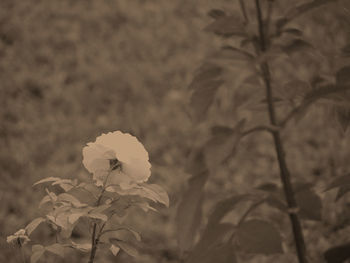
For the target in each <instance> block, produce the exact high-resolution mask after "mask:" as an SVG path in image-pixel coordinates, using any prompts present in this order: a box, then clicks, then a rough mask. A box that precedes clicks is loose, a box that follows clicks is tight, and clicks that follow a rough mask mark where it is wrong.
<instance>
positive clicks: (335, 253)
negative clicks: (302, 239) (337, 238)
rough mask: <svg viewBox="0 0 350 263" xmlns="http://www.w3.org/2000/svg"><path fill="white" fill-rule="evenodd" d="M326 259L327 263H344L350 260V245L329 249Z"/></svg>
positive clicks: (325, 254)
mask: <svg viewBox="0 0 350 263" xmlns="http://www.w3.org/2000/svg"><path fill="white" fill-rule="evenodd" d="M324 257H325V259H326V261H327V263H344V262H345V261H346V260H347V259H350V243H345V244H343V245H340V246H335V247H331V248H329V249H327V250H326V251H325V252H324Z"/></svg>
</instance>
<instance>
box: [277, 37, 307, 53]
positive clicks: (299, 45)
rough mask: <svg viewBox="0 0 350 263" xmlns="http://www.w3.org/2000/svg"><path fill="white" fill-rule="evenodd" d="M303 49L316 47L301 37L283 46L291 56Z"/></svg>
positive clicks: (283, 49)
mask: <svg viewBox="0 0 350 263" xmlns="http://www.w3.org/2000/svg"><path fill="white" fill-rule="evenodd" d="M301 50H314V47H313V46H312V45H311V44H310V43H309V42H306V41H305V40H303V39H300V38H299V39H294V40H293V41H292V42H291V43H289V44H288V45H285V46H283V47H282V51H283V52H285V53H287V54H288V55H289V56H290V55H292V54H293V53H295V52H298V51H301Z"/></svg>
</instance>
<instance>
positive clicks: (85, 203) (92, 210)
mask: <svg viewBox="0 0 350 263" xmlns="http://www.w3.org/2000/svg"><path fill="white" fill-rule="evenodd" d="M148 159H149V158H148V153H147V151H146V150H145V148H144V146H143V145H142V144H141V143H140V142H139V141H138V140H137V139H136V138H135V137H134V136H131V135H130V134H127V133H122V132H120V131H116V132H110V133H107V134H102V135H101V136H99V137H97V138H96V141H95V142H91V143H88V144H87V146H86V147H84V148H83V164H84V166H85V168H86V169H87V170H88V171H89V172H90V173H92V178H91V180H90V182H78V180H77V179H62V178H58V177H48V178H45V179H42V180H40V181H38V182H36V183H35V184H34V185H42V184H44V183H50V184H51V186H52V188H54V187H55V186H59V188H60V189H61V191H60V193H55V192H54V191H52V190H49V189H48V188H45V190H46V193H47V195H46V196H45V197H44V198H43V199H42V200H41V202H40V204H39V207H40V208H41V207H43V208H44V209H45V211H47V213H46V215H44V216H42V217H38V218H36V219H34V220H33V221H32V222H31V223H29V224H28V225H27V226H26V227H25V229H21V230H19V231H18V232H16V233H15V234H14V235H12V236H9V237H8V238H7V242H8V243H11V244H14V245H16V246H17V245H18V246H19V248H21V247H22V245H24V244H26V243H32V242H31V241H30V239H29V236H30V235H31V234H32V232H33V231H34V230H35V229H36V228H37V227H38V226H39V225H40V224H41V223H47V224H48V225H49V226H50V227H51V228H52V229H53V231H54V232H55V236H56V242H55V243H53V244H33V245H32V255H31V263H35V262H37V261H38V260H39V259H40V257H41V256H42V255H43V254H44V253H45V252H49V253H53V254H56V255H58V256H60V257H64V256H65V253H66V252H67V250H68V249H75V250H78V251H81V252H84V253H89V261H88V262H89V263H92V262H94V259H95V255H96V252H97V250H98V249H109V250H110V251H111V253H113V255H117V254H118V252H119V250H120V249H121V250H123V251H124V252H126V253H127V254H129V255H131V256H137V255H138V252H137V250H136V249H135V247H134V246H133V242H132V241H130V238H126V239H124V237H125V232H128V233H130V234H131V235H132V236H133V237H134V239H135V241H141V236H140V234H139V233H138V232H137V231H135V230H133V229H132V228H131V227H130V226H128V225H125V224H124V223H123V221H124V219H125V218H126V216H127V214H128V212H129V210H130V209H129V208H131V207H136V208H140V209H142V210H143V211H145V212H147V211H149V210H155V209H154V208H153V207H152V206H151V205H150V202H159V203H162V204H164V205H166V206H169V198H168V195H167V193H166V192H165V191H164V190H163V189H162V188H161V187H160V186H159V185H156V184H149V183H147V181H148V179H149V177H150V176H151V170H150V168H151V164H150V163H149V160H148ZM82 218H86V219H87V221H88V225H89V228H90V229H89V230H90V234H91V237H90V240H85V241H84V242H80V243H75V242H74V241H72V240H71V235H72V231H73V230H74V228H75V227H76V226H77V224H78V223H79V220H80V219H82ZM123 232H124V233H123ZM123 234H124V235H123ZM23 261H25V258H24V256H23Z"/></svg>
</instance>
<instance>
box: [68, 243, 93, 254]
mask: <svg viewBox="0 0 350 263" xmlns="http://www.w3.org/2000/svg"><path fill="white" fill-rule="evenodd" d="M72 248H74V249H77V250H79V251H81V252H84V253H87V252H89V251H90V250H91V243H84V244H78V243H75V242H73V241H72Z"/></svg>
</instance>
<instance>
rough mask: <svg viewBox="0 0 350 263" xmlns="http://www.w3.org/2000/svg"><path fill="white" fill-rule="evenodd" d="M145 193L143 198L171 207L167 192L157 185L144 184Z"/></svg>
mask: <svg viewBox="0 0 350 263" xmlns="http://www.w3.org/2000/svg"><path fill="white" fill-rule="evenodd" d="M142 190H143V191H144V193H145V194H144V195H143V197H146V198H148V199H151V200H152V201H154V202H159V203H162V204H164V205H165V206H166V207H169V196H168V194H167V192H166V191H165V190H164V189H163V188H162V187H161V186H159V185H157V184H142Z"/></svg>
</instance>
